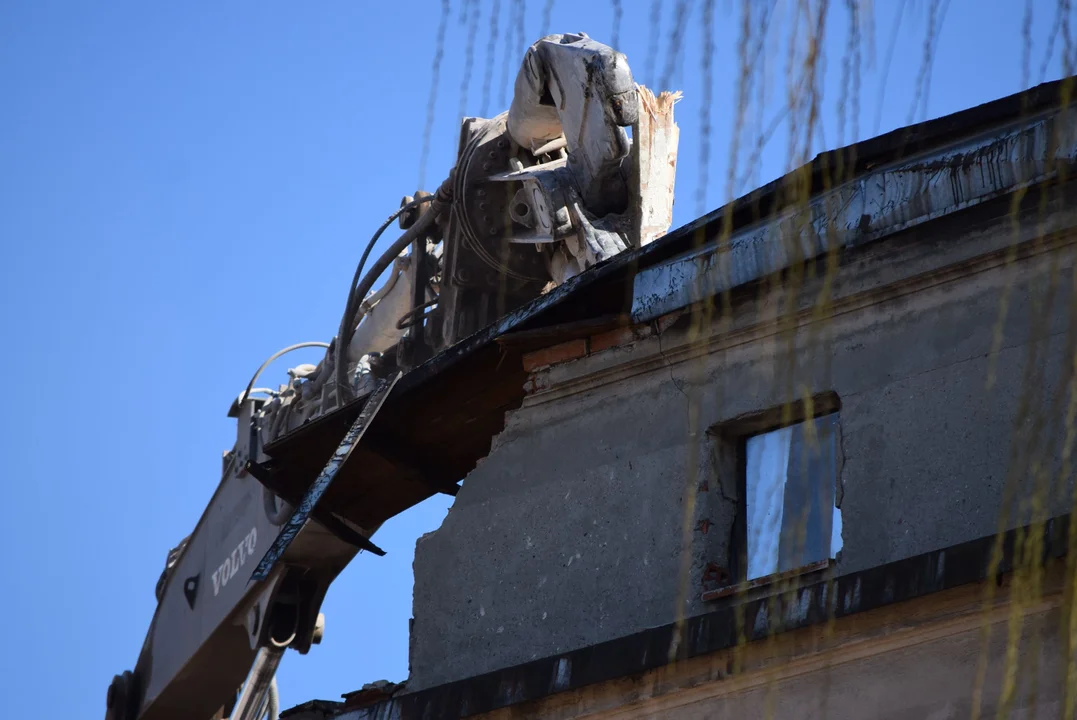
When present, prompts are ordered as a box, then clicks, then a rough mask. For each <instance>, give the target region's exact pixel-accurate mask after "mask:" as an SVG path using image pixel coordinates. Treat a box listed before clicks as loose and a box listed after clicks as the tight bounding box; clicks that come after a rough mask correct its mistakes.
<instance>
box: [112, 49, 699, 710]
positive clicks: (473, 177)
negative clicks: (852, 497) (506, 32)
mask: <svg viewBox="0 0 1077 720" xmlns="http://www.w3.org/2000/svg"><path fill="white" fill-rule="evenodd" d="M678 97H679V95H678V94H671V93H662V94H660V95H659V96H658V97H656V96H655V95H654V94H652V93H651V91H650V90H648V89H646V88H644V87H641V86H639V85H637V84H636V83H635V82H634V80H633V78H632V73H631V71H630V69H629V67H628V63H627V61H626V59H625V57H624V55H622V54H620V53H618V52H616V51H615V50H613V49H612V48H610V47H607V46H605V45H603V44H601V43H598V42H595V41H594V40H592V39H590V38H589V37H587V36H586V35H584V34H582V33H580V34H566V35H550V36H547V37H544V38H542V39H541V40H539V41H538V42H536V43H535V44H534V45H532V46H531V47H530V48H529V49H528V51H527V53H526V56H525V58H524V61H523V64H522V66H521V68H520V71H519V74H518V75H517V78H516V82H515V91H514V96H513V100H512V104H511V106H510V107H509V109H508V111H507V112H504V113H502V114H501V115H498V116H497V117H495V118H491V119H485V118H465V119H464V120H463V122H462V124H461V130H460V146H459V151H458V155H457V161H456V165H455V167H454V168H453V169H452V171H451V172H450V173H449V177H448V179H447V180H446V181H445V182H444V183H442V185H441V186H440V187H439V188H438V189H437V191H436V192H434V193H433V194H430V193H425V192H419V193H416V195H415V196H413V197H406V198H404V201H403V202H402V203H401V208H400V210H398V211H397V212H396V213H394V214H393V215H392V216H391V217H390V218H389V220H387V221H386V222H385V224H383V225H382V227H381V228H380V229H379V230H378V232H377V233H376V234H375V236H374V238H372V240H371V242H370V244H369V245H368V246H367V247H366V249H365V252H364V253H363V256H362V259H361V260H360V262H359V268H358V269H357V271H356V274H355V280H354V281H353V284H352V287H351V288H350V291H349V293H348V298H347V302H346V304H345V309H344V313H343V317H342V318H341V323H340V328H339V332H338V334H337V336H336V338H335V339H334V340H333V342H331V343H328V344H327V343H301V344H300V345H297V346H292V347H291V348H286V349H285V350H284V351H281V353H278V354H277V355H275V356H273V357H272V358H270V360H268V361H267V362H266V363H265V364H263V366H262V368H260V369H259V371H258V373H256V374H255V377H254V378H252V380H251V382H250V384H249V385H248V387H247V388H246V390H244V392H243V393H242V394H241V395H240V396H239V397H238V398H237V399H236V401H235V402H233V403H232V406H231V409H230V411H229V415H230V416H231V417H234V418H235V419H236V425H237V434H236V442H235V445H234V446H233V448H232V450H231V451H229V452H227V453H225V455H224V462H223V469H222V476H221V481H220V484H219V486H218V487H217V490H216V492H215V493H214V495H213V497H212V498H211V499H210V502H209V504H208V505H207V507H206V510H205V511H204V513H203V514H202V517H201V518H200V519H199V521H198V523H197V525H196V526H195V528H194V530H193V532H192V533H191V535H190V536H189V537H187V538H186V539H185V540H184V541H183V542H181V543H180V544H179V546H177V547H176V548H173V549H172V550H171V551H170V552H169V553H168V557H167V560H166V566H165V569H164V571H163V573H162V575H161V579H160V581H159V582H158V584H157V601H158V604H157V610H156V613H155V615H154V617H153V621H152V623H151V625H150V629H149V632H148V633H147V635H146V639H145V642H144V644H143V647H142V651H141V654H140V655H139V658H138V662H137V663H136V665H135V668H134V670H133V671H128V672H124V673H122V674H120V675H117V676H116V677H115V678H114V680H113V682H112V685H111V686H110V687H109V692H108V701H107V713H106V718H107V720H210V718H234V719H238V718H243V719H244V720H252V719H253V718H256V717H262V716H264V715H265V714H266V713H267V712H269V713H270V714H272V711H273V707H274V704H275V700H274V692H273V688H274V681H273V676H274V673H275V671H276V668H277V665H278V663H279V662H280V659H281V656H282V654H283V652H284V650H285V649H286V648H292V649H294V650H297V651H298V652H300V653H306V652H307V651H308V650H309V649H310V647H311V646H312V645H314V644H316V643H317V642H319V640H320V638H321V634H322V632H323V621H322V617H321V614H320V612H319V611H320V607H321V603H322V599H323V598H324V597H325V594H326V592H327V591H328V589H329V586H330V584H331V583H332V582H333V580H334V579H335V578H336V577H337V575H338V574H339V573H340V572H341V571H342V570H343V569H344V567H345V566H347V564H348V563H349V562H350V561H351V559H352V558H353V557H354V556H355V555H356V553H358V552H359V551H360V550H366V551H368V552H373V553H375V554H379V555H380V554H383V553H382V551H381V550H380V549H379V548H378V547H377V546H376V545H375V544H374V543H373V542H372V541H371V539H370V538H371V536H372V535H373V534H374V533H375V532H376V531H377V529H378V528H379V527H380V526H381V524H382V523H384V522H385V521H386V520H388V519H389V518H391V517H393V516H394V515H396V514H398V513H399V512H401V511H403V510H405V509H407V508H408V507H411V506H412V505H415V504H417V503H418V502H421V501H422V500H423V499H425V498H427V497H429V496H430V495H432V494H434V493H438V492H441V493H448V494H455V493H456V490H457V485H456V483H457V481H459V480H461V479H462V478H463V476H464V475H465V474H466V473H467V472H468V471H469V470H470V468H471V467H473V466H474V462H475V460H476V457H481V455H478V456H476V452H474V450H475V448H474V447H471V446H468V445H467V444H466V443H461V448H460V452H459V453H458V456H455V457H452V458H442V459H440V460H439V462H437V463H429V462H426V463H424V461H423V459H422V458H421V457H418V456H417V454H416V453H414V452H411V451H409V449H408V447H407V443H406V442H404V440H403V434H404V431H402V430H401V428H407V427H410V426H411V424H410V423H409V418H408V416H407V412H408V411H407V409H406V408H407V407H409V406H408V405H407V398H405V399H404V400H401V401H399V402H397V403H396V404H395V405H394V402H392V401H391V400H392V398H394V397H395V394H394V388H396V387H397V386H398V382H399V381H401V379H402V378H404V377H406V376H407V373H408V372H409V371H411V370H412V369H413V368H416V367H417V366H419V365H421V364H422V363H424V362H427V361H429V360H430V359H431V358H433V357H435V356H436V355H438V354H439V353H442V352H444V351H446V349H447V348H450V346H452V345H453V344H454V343H457V342H458V341H460V340H461V339H463V338H465V337H467V336H468V335H471V334H472V333H474V332H476V331H478V330H480V329H482V328H483V327H485V326H487V325H489V324H491V323H493V322H495V321H496V320H497V319H498V318H499V317H501V316H503V315H504V314H505V313H507V312H509V311H511V310H513V309H515V308H517V307H520V306H521V305H523V304H525V303H527V302H530V301H532V300H534V299H536V298H538V297H540V296H541V295H542V294H543V293H545V292H548V291H549V290H550V289H551V288H554V287H556V286H558V285H560V284H561V283H564V282H566V281H567V280H569V279H570V278H572V277H573V276H575V275H578V274H579V273H581V272H584V271H586V270H587V269H588V268H589V267H591V266H592V265H595V264H596V263H601V262H603V261H605V260H607V259H609V258H610V257H612V256H614V255H616V254H617V253H620V252H623V251H625V250H627V249H631V248H636V247H640V246H641V245H645V244H647V243H648V242H650V241H652V240H654V239H655V238H657V237H658V236H660V235H661V234H662V233H664V232H665V231H666V230H667V229H668V228H669V225H670V223H671V221H672V207H673V183H674V174H675V168H676V158H677V140H678V135H677V126H676V125H675V124H674V123H673V104H674V103H675V101H676V100H677V98H678ZM626 129H631V137H630V136H629V134H628V132H627V131H626ZM394 220H396V221H399V224H400V227H401V228H402V229H404V233H403V234H402V235H401V237H400V238H399V239H398V240H396V241H395V242H393V243H392V244H391V245H390V246H389V248H388V249H387V250H386V251H385V252H384V253H383V254H382V255H381V256H380V257H379V258H378V259H377V260H375V261H374V263H373V264H372V265H371V266H370V267H369V268H366V260H367V257H368V256H369V254H370V253H371V251H372V249H373V246H374V243H375V241H376V240H377V239H378V237H379V236H380V235H381V233H382V232H383V231H384V230H385V229H386V228H387V227H388V226H389V225H390V224H391V223H392V222H393V221H394ZM387 270H388V271H390V274H389V277H388V279H387V280H386V281H385V282H384V283H383V285H382V286H381V288H380V289H379V290H377V291H376V292H371V291H372V290H373V286H374V284H375V282H376V281H377V280H378V279H380V278H381V277H382V276H383V275H384V273H385V271H387ZM310 345H317V346H321V347H325V348H326V353H325V357H324V358H323V359H322V361H321V362H320V363H319V364H318V365H299V366H297V367H295V368H293V369H291V370H289V371H288V372H289V376H290V377H289V380H288V382H286V383H284V384H282V385H280V386H279V387H277V388H273V389H270V388H258V387H255V383H256V381H257V378H258V376H259V375H260V374H261V372H262V371H263V370H264V369H265V367H266V366H267V365H268V364H269V362H271V361H272V360H275V359H276V358H277V357H279V356H280V355H282V354H283V353H285V352H288V351H291V350H294V349H297V348H299V347H308V346H310ZM400 384H401V385H403V384H404V383H400ZM465 390H467V389H466V388H465V389H461V390H459V392H460V393H463V392H464V391H465ZM472 392H473V394H475V395H480V394H481V393H482V389H481V388H473V389H472ZM495 401H496V399H495ZM413 404H414V403H413ZM440 427H443V428H444V427H448V428H450V429H451V428H452V422H451V419H450V420H449V421H446V422H443V423H442V424H441V426H440ZM492 432H493V431H491V434H492ZM481 445H482V442H481V440H480V441H479V442H478V444H477V445H475V447H480V446H481ZM486 446H487V447H488V441H487V445H486ZM469 453H470V454H469Z"/></svg>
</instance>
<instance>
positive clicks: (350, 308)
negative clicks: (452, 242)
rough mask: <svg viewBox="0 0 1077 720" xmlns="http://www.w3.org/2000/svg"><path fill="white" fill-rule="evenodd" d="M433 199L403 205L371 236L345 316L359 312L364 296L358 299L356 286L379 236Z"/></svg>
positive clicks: (351, 287) (356, 272)
mask: <svg viewBox="0 0 1077 720" xmlns="http://www.w3.org/2000/svg"><path fill="white" fill-rule="evenodd" d="M433 199H434V196H433V195H427V196H425V197H421V198H417V199H415V200H412V201H411V202H409V203H406V204H404V205H401V206H400V208H399V209H398V210H397V211H396V212H394V213H393V214H392V215H390V216H389V217H388V218H386V220H385V222H383V223H382V224H381V226H380V227H379V228H378V229H377V230H376V231H375V232H374V236H373V237H372V238H370V241H369V242H368V243H367V244H366V248H364V249H363V255H362V257H360V258H359V264H358V265H356V266H355V276H354V277H352V284H351V286H350V287H349V288H348V302H347V303H345V305H344V316H345V317H347V316H348V315H351V316H352V317H354V315H355V313H356V312H358V311H357V308H358V306H359V304H360V303H362V302H363V297H362V296H360V297H359V299H358V300H356V297H355V286H356V284H357V283H358V282H359V278H361V277H362V275H363V266H365V265H366V260H367V258H368V257H370V253H371V251H372V250H373V249H374V244H375V243H376V242H378V238H380V237H381V234H382V233H383V232H385V229H386V228H388V227H389V226H390V225H392V224H393V221H394V220H396V219H397V218H398V217H400V216H401V215H403V214H404V213H406V212H407V211H409V210H411V209H413V208H417V207H419V206H420V205H422V204H423V203H428V202H431V201H433Z"/></svg>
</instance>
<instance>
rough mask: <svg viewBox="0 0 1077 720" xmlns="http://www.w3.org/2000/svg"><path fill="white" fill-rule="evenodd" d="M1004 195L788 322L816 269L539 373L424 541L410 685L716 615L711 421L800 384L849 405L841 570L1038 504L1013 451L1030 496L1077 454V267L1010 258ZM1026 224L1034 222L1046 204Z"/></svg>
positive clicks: (940, 543)
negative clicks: (1036, 475)
mask: <svg viewBox="0 0 1077 720" xmlns="http://www.w3.org/2000/svg"><path fill="white" fill-rule="evenodd" d="M1006 209H1008V207H1006V208H1001V207H994V208H990V207H988V208H981V209H980V210H977V211H976V212H975V214H969V213H964V214H961V215H956V216H952V217H950V218H948V219H945V220H939V221H936V222H934V223H931V224H928V225H926V226H923V227H921V228H920V229H919V230H918V231H916V233H910V234H906V235H903V236H895V237H892V238H889V239H887V240H884V241H881V242H878V243H874V244H872V245H870V246H867V247H866V248H865V249H864V250H862V251H860V252H859V254H857V255H855V256H852V257H849V258H847V259H846V261H845V263H844V264H843V266H842V268H841V270H840V271H839V273H838V276H837V280H836V284H835V291H834V292H835V298H836V301H835V305H834V308H833V312H832V313H831V314H830V316H829V317H828V318H826V319H825V321H824V322H813V321H812V315H811V312H810V310H809V311H808V312H807V313H806V315H805V316H803V317H799V319H798V320H797V322H796V323H795V325H796V329H795V331H792V332H783V331H781V328H780V326H779V324H777V323H776V322H775V321H776V319H778V318H779V316H782V317H789V315H788V313H786V312H785V311H782V310H780V308H781V307H787V306H788V305H789V303H790V302H798V303H800V302H803V303H805V304H806V306H807V305H810V300H814V298H815V297H817V296H818V291H819V287H820V286H819V283H818V282H815V281H807V282H806V283H805V285H804V291H803V293H802V296H801V297H799V298H793V299H791V295H790V293H789V292H788V291H787V290H783V289H780V288H779V289H771V290H765V289H762V290H759V291H756V290H750V291H747V292H745V293H741V295H740V297H739V298H738V300H737V303H736V307H735V312H734V315H733V318H732V320H731V321H729V322H726V323H721V322H712V323H709V324H707V325H706V326H705V331H704V332H703V338H702V339H701V340H700V339H699V338H698V337H697V336H695V335H693V331H692V328H691V327H689V325H690V323H691V321H690V320H684V321H682V322H680V323H678V324H676V325H674V326H672V327H670V328H668V329H666V330H665V332H663V333H662V334H661V335H652V336H651V337H648V338H645V339H643V340H639V341H638V342H635V343H633V344H631V345H629V346H625V347H614V348H610V349H607V350H604V351H602V352H598V353H593V354H591V355H588V356H586V357H582V358H579V359H577V360H573V361H570V362H566V363H562V364H559V365H555V366H552V367H550V368H547V369H544V370H540V371H538V372H537V373H536V377H535V378H534V383H533V386H534V387H535V388H537V391H536V392H535V393H534V394H533V395H532V396H531V397H529V398H528V400H527V401H526V402H525V404H524V406H523V407H522V408H521V409H519V410H518V411H516V412H514V413H512V414H511V416H510V417H509V418H508V421H507V427H506V429H505V431H504V432H503V433H502V434H501V435H500V436H499V437H498V438H496V439H495V441H494V447H493V449H492V450H491V453H490V455H489V456H488V457H487V458H486V459H485V460H484V461H483V463H482V464H481V465H480V466H479V467H478V468H477V469H476V470H475V471H474V472H472V473H471V475H470V476H469V477H468V478H467V479H466V480H465V482H464V484H463V489H462V490H461V492H460V493H459V495H458V497H457V498H456V501H455V504H454V505H453V507H452V509H451V511H450V512H449V514H448V516H447V518H446V520H445V522H444V523H443V525H442V527H441V528H440V529H439V530H437V531H436V532H434V533H431V534H429V535H427V536H425V537H424V538H422V539H421V540H420V541H419V543H418V546H417V548H416V558H415V566H414V569H415V595H414V612H413V614H414V617H415V620H414V625H413V628H412V645H411V666H412V676H411V679H410V681H409V690H415V689H421V688H424V687H429V686H432V685H437V684H440V683H444V682H448V681H452V680H457V679H460V678H464V677H470V676H473V675H476V674H480V673H483V672H487V671H491V670H495V669H498V668H502V667H506V666H511V665H515V664H518V663H522V662H526V661H528V660H531V659H533V658H537V657H542V656H546V655H552V654H556V653H560V652H565V651H567V650H570V649H574V648H579V647H584V646H587V645H591V644H594V643H596V642H601V641H603V640H608V639H611V638H614V637H619V636H622V635H626V634H629V633H632V632H636V631H639V630H641V629H645V628H648V627H653V626H656V625H661V624H664V623H669V622H672V621H674V620H675V619H676V617H677V615H678V613H682V612H683V613H687V614H696V613H701V612H705V611H706V610H707V609H708V608H709V607H710V606H709V605H708V603H706V602H704V601H703V599H702V597H701V594H702V589H703V586H702V572H703V568H704V567H705V566H706V565H707V563H709V562H714V563H717V564H719V565H723V566H726V565H728V563H729V552H728V545H729V537H730V528H731V524H732V522H733V518H734V516H735V513H736V497H737V492H738V488H737V480H736V478H735V477H730V476H729V475H728V474H726V473H723V472H720V471H719V464H718V463H717V462H716V460H715V458H716V446H715V444H716V440H715V438H714V437H712V436H711V435H710V434H708V432H707V431H708V429H711V428H714V427H716V426H719V425H720V424H721V423H724V422H727V421H729V420H731V419H734V418H737V417H738V416H742V415H744V414H745V413H753V412H758V411H760V410H765V409H767V408H772V407H777V406H780V405H782V404H783V403H785V402H788V401H789V400H790V399H791V395H790V391H789V388H795V389H796V391H795V395H796V396H797V397H799V396H801V394H803V393H804V392H808V393H822V392H829V391H833V392H836V393H837V394H838V396H839V397H840V400H841V403H842V408H841V429H842V438H843V443H842V445H843V451H844V464H843V469H842V473H841V482H842V485H843V488H844V495H843V500H842V505H841V509H842V514H843V522H844V533H843V541H844V550H843V552H842V554H841V556H840V558H839V560H838V562H837V565H836V569H837V572H839V573H842V572H851V571H855V570H859V569H863V568H866V567H870V566H874V565H878V564H880V563H884V562H888V561H891V560H896V559H900V558H903V557H908V556H911V555H915V554H918V553H922V552H926V551H929V550H933V549H936V548H940V547H946V546H949V545H953V544H956V543H960V542H962V541H965V540H969V539H973V538H977V537H982V536H985V535H990V534H992V533H993V532H995V530H996V528H997V526H998V523H999V510H1000V507H1002V506H1003V505H1004V504H1005V505H1006V506H1007V507H1016V506H1017V505H1018V504H1016V503H1009V502H1005V503H1004V501H1003V498H1004V495H1005V493H1006V490H1005V486H1006V479H1007V472H1008V471H1009V470H1019V471H1020V472H1017V473H1015V474H1016V475H1017V476H1018V478H1017V479H1018V480H1019V481H1020V482H1019V483H1017V484H1015V485H1013V486H1012V487H1017V486H1018V485H1020V486H1021V487H1022V488H1023V489H1018V490H1016V491H1015V495H1014V497H1018V498H1021V497H1027V496H1029V495H1030V494H1031V492H1030V489H1031V483H1032V480H1030V479H1029V473H1027V472H1024V470H1025V469H1027V468H1028V467H1029V461H1030V458H1029V457H1027V456H1026V455H1027V454H1026V453H1025V450H1027V449H1028V448H1030V447H1031V448H1033V455H1034V458H1033V459H1036V458H1039V459H1047V460H1048V462H1046V463H1045V464H1044V468H1045V469H1046V470H1048V471H1049V470H1051V469H1052V466H1053V465H1056V464H1057V462H1056V461H1057V457H1058V456H1059V455H1060V454H1061V451H1060V446H1059V444H1058V439H1059V438H1060V437H1061V436H1062V435H1063V428H1062V426H1061V422H1060V421H1059V418H1061V417H1062V415H1063V412H1062V411H1063V410H1064V409H1065V400H1063V403H1062V405H1061V406H1060V407H1050V404H1051V402H1052V401H1053V400H1054V399H1055V395H1057V393H1056V390H1057V388H1058V383H1059V381H1058V377H1059V374H1060V370H1061V368H1062V367H1063V365H1064V364H1066V362H1067V358H1066V357H1065V349H1066V347H1067V342H1068V338H1067V331H1068V327H1069V325H1068V324H1069V319H1070V318H1069V302H1070V290H1071V285H1072V282H1071V279H1072V277H1071V276H1072V267H1073V264H1074V253H1073V251H1072V248H1070V247H1069V246H1068V245H1063V246H1061V247H1060V248H1055V249H1053V250H1052V251H1050V252H1040V253H1038V254H1034V255H1033V256H1032V257H1027V258H1020V259H1018V260H1017V261H1015V262H1012V263H1007V262H1005V260H1006V259H1007V258H1006V248H1008V247H1009V246H1010V245H1011V243H1012V242H1013V241H1014V235H1013V227H1012V225H1011V223H1010V221H1009V219H1008V218H1006V217H1005V210H1006ZM1072 215H1073V213H1072V212H1063V211H1062V210H1061V209H1059V208H1053V207H1052V208H1051V213H1050V215H1049V216H1048V217H1049V218H1050V220H1049V223H1048V224H1049V225H1050V224H1054V225H1058V226H1060V227H1069V226H1072V224H1073V217H1072ZM1023 227H1024V228H1026V229H1025V230H1024V231H1023V232H1025V233H1026V235H1025V236H1022V237H1021V238H1020V240H1021V241H1022V242H1023V241H1027V240H1028V239H1029V237H1028V235H1027V233H1031V229H1032V228H1033V227H1034V224H1033V223H1031V222H1025V223H1023ZM1048 229H1050V228H1048ZM1056 270H1057V272H1056V274H1057V278H1056V280H1057V282H1052V281H1051V280H1050V279H1051V277H1052V274H1051V273H1052V272H1053V271H1056ZM1052 286H1053V287H1054V288H1055V290H1054V294H1053V297H1052V298H1051V299H1052V303H1051V305H1050V306H1048V305H1047V300H1048V295H1049V294H1050V293H1049V292H1048V288H1049V287H1052ZM1004 296H1005V297H1006V300H1007V308H1008V310H1007V313H1006V317H1005V320H1004V322H1002V323H1001V324H1000V323H999V318H1000V313H999V309H1000V304H1001V303H1002V300H1003V297H1004ZM809 299H810V300H809ZM997 329H1001V336H1000V338H1001V345H1000V347H1001V352H1000V353H999V354H998V355H997V357H995V358H992V357H991V351H992V348H993V347H994V344H995V341H996V330H997ZM691 337H696V340H697V341H695V342H690V341H689V340H690V338H691ZM1034 337H1038V339H1037V340H1035V341H1034V339H1033V338H1034ZM790 350H792V352H791V353H790ZM992 367H994V383H993V386H992V388H991V390H990V391H989V392H987V391H985V388H986V387H987V383H988V376H989V370H990V369H991V368H992ZM1023 401H1024V402H1025V404H1026V405H1027V408H1026V409H1031V411H1032V412H1031V414H1027V413H1024V412H1022V402H1023ZM1048 411H1050V412H1048ZM1046 419H1050V420H1051V421H1052V422H1054V425H1047V426H1044V425H1043V421H1044V420H1046ZM1015 423H1016V427H1015ZM1037 442H1040V443H1045V445H1046V447H1039V448H1037V447H1036V443H1037ZM1014 452H1016V455H1014ZM1043 481H1044V483H1047V484H1049V485H1050V487H1051V493H1050V494H1049V496H1047V497H1046V500H1045V503H1044V509H1045V512H1046V513H1047V514H1059V513H1062V512H1067V511H1068V510H1069V508H1070V490H1069V488H1070V483H1069V482H1068V481H1067V482H1061V481H1059V480H1058V478H1057V477H1056V476H1055V475H1052V474H1050V473H1045V474H1044V475H1043ZM1027 515H1028V513H1027V512H1026V513H1024V515H1023V516H1021V517H1027ZM1021 517H1017V516H1015V517H1013V518H1012V519H1011V520H1010V521H1008V522H1007V524H1008V525H1009V526H1015V525H1017V524H1020V522H1021ZM702 520H707V521H708V522H707V523H703V524H701V521H702ZM704 528H706V532H705V533H704V532H703V529H704ZM686 538H687V540H688V542H687V543H686V542H685V539H686ZM685 570H687V575H685V574H684V572H685Z"/></svg>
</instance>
